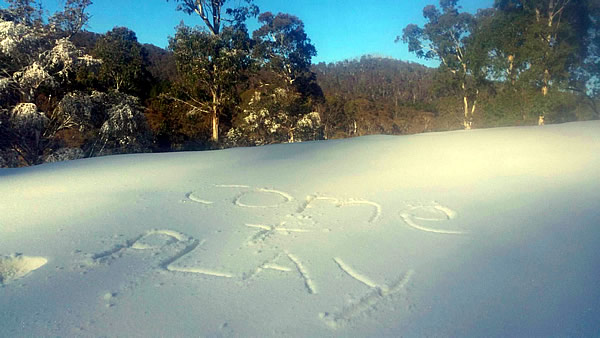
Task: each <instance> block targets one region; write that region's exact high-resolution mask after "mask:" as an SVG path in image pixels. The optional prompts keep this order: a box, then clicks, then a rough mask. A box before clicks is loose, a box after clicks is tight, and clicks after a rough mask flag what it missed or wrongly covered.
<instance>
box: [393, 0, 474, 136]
mask: <svg viewBox="0 0 600 338" xmlns="http://www.w3.org/2000/svg"><path fill="white" fill-rule="evenodd" d="M457 2H458V0H440V9H441V10H440V9H438V8H436V7H435V6H433V5H428V6H426V7H425V8H423V16H424V17H425V19H427V21H428V22H427V23H426V24H425V25H424V26H423V27H419V26H418V25H415V24H409V25H407V26H406V27H405V28H404V30H403V34H402V38H401V39H402V41H404V42H405V43H408V50H409V51H410V52H413V53H415V54H416V55H417V57H419V58H424V59H433V60H439V61H440V62H441V67H442V69H444V70H445V71H448V72H450V73H451V74H452V75H453V76H454V77H455V78H456V80H458V83H459V86H460V89H461V91H462V97H463V108H464V117H463V125H464V128H465V129H471V127H472V124H473V114H474V113H475V108H476V104H477V96H478V94H479V88H478V87H477V85H476V84H470V83H469V80H470V78H473V77H477V76H479V75H480V74H479V70H478V69H476V68H474V67H473V65H472V64H471V62H470V60H471V59H473V58H474V54H475V53H476V51H475V50H474V49H473V48H472V46H471V45H470V44H469V42H470V39H469V37H470V35H471V33H472V31H473V30H474V27H475V23H476V20H475V18H474V17H473V15H471V14H469V13H465V12H463V13H459V11H458V7H457ZM399 40H400V37H398V38H397V39H396V41H399Z"/></svg>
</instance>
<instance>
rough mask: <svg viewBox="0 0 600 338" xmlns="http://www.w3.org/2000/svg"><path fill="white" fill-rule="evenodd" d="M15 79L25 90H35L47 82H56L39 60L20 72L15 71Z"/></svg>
mask: <svg viewBox="0 0 600 338" xmlns="http://www.w3.org/2000/svg"><path fill="white" fill-rule="evenodd" d="M13 80H14V81H15V82H16V83H17V84H18V85H19V86H20V87H21V88H22V89H23V90H30V91H35V90H36V89H38V88H39V87H40V86H41V85H42V84H44V83H47V84H49V85H54V84H55V82H54V78H53V77H52V76H51V75H50V73H48V71H47V70H46V69H45V68H44V67H42V65H40V64H39V63H38V62H34V63H32V64H31V65H29V66H27V67H25V68H24V69H23V70H22V71H20V72H15V73H14V74H13ZM32 96H33V95H32Z"/></svg>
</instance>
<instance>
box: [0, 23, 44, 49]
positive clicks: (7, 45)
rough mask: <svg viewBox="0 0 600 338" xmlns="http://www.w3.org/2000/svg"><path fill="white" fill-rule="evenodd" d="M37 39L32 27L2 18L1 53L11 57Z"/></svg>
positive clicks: (0, 24) (0, 32)
mask: <svg viewBox="0 0 600 338" xmlns="http://www.w3.org/2000/svg"><path fill="white" fill-rule="evenodd" d="M36 38H37V37H36V36H35V34H34V32H33V30H32V29H31V28H30V27H27V26H25V25H23V24H20V23H14V22H12V21H5V20H2V19H1V18H0V53H2V54H5V55H7V56H11V55H12V54H13V53H15V51H17V50H18V49H19V47H21V48H23V47H25V46H24V45H26V44H28V43H31V42H33V41H34V40H35V39H36Z"/></svg>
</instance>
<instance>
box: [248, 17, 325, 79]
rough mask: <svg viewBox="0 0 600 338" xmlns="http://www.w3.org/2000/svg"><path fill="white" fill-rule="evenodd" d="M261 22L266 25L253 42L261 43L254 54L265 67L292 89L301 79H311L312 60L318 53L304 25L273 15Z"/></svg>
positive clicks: (288, 18) (256, 34)
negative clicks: (291, 86) (297, 80)
mask: <svg viewBox="0 0 600 338" xmlns="http://www.w3.org/2000/svg"><path fill="white" fill-rule="evenodd" d="M258 21H259V22H260V23H262V24H263V25H262V26H261V27H260V28H259V29H258V30H256V31H254V33H252V38H253V39H254V40H255V41H256V42H257V44H256V46H255V48H254V52H255V53H254V54H255V56H256V57H257V58H258V59H259V60H260V61H261V63H262V65H263V66H265V67H266V68H268V69H269V70H271V71H273V72H275V73H276V74H278V75H279V76H281V77H282V78H283V79H284V80H285V82H286V83H288V84H289V85H293V84H294V82H295V81H296V79H298V78H300V77H307V76H308V77H310V72H311V70H310V65H311V59H312V57H313V56H316V55H317V50H316V49H315V46H314V45H313V44H312V43H311V42H310V39H309V38H308V36H307V35H306V32H305V31H304V23H303V22H302V21H301V20H300V19H299V18H298V17H296V16H293V15H290V14H286V13H279V14H277V15H273V14H272V13H271V12H266V13H262V14H261V15H260V16H259V17H258Z"/></svg>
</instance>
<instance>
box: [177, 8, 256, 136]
mask: <svg viewBox="0 0 600 338" xmlns="http://www.w3.org/2000/svg"><path fill="white" fill-rule="evenodd" d="M167 1H169V0H167ZM173 1H175V2H176V3H177V10H180V11H183V12H185V13H187V14H192V13H196V14H197V15H198V16H199V17H200V18H201V19H202V21H203V22H204V24H205V26H206V28H207V30H208V34H205V33H203V32H201V31H200V30H197V29H189V28H186V27H182V26H180V27H179V29H178V32H177V34H176V35H175V38H174V39H171V41H170V46H171V49H172V50H173V51H175V53H176V55H179V61H178V70H179V71H180V74H182V76H183V77H184V78H187V82H189V80H190V78H194V77H196V78H197V80H196V81H194V82H195V83H197V85H200V86H201V87H202V89H203V90H204V91H205V92H208V94H209V96H210V98H208V99H206V98H202V97H199V96H197V95H189V94H188V97H187V99H186V104H187V105H189V106H190V108H191V110H190V111H191V112H207V113H208V114H209V115H210V119H211V126H212V127H211V129H212V134H211V140H212V141H214V142H217V141H218V140H219V118H220V117H221V115H222V114H223V113H224V111H225V106H226V105H227V101H229V99H230V97H229V96H230V92H231V89H232V88H233V87H235V85H236V83H235V82H234V81H233V82H226V81H228V80H232V77H236V76H239V75H241V74H237V75H233V74H232V73H235V72H238V71H239V70H240V66H244V64H245V63H241V64H235V63H234V62H232V61H233V60H234V59H245V57H244V56H243V55H242V54H243V53H245V52H247V51H248V48H245V47H244V48H241V49H240V48H238V49H234V47H243V46H247V43H243V42H242V41H241V40H242V39H241V37H242V36H243V35H247V30H246V26H245V21H246V19H247V18H248V17H250V16H256V15H258V11H259V10H258V7H257V6H256V5H254V4H253V0H243V2H244V3H245V4H246V5H245V6H227V4H228V3H231V2H233V1H231V0H229V1H228V0H173ZM238 4H239V2H238ZM246 40H247V39H246ZM198 43H200V45H198ZM190 44H196V45H197V47H196V49H197V51H193V50H190V47H189V46H190ZM228 54H229V55H228ZM189 57H192V59H191V60H186V58H189ZM188 61H189V62H192V63H193V64H195V65H196V66H199V65H202V66H203V67H204V68H193V69H190V67H189V66H188V65H185V64H184V63H185V62H188ZM184 70H187V71H189V72H192V73H194V74H190V73H182V71H184ZM223 76H224V78H223ZM192 91H198V89H197V88H196V89H192V88H188V89H187V92H188V93H191V92H192ZM207 107H208V109H207Z"/></svg>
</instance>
